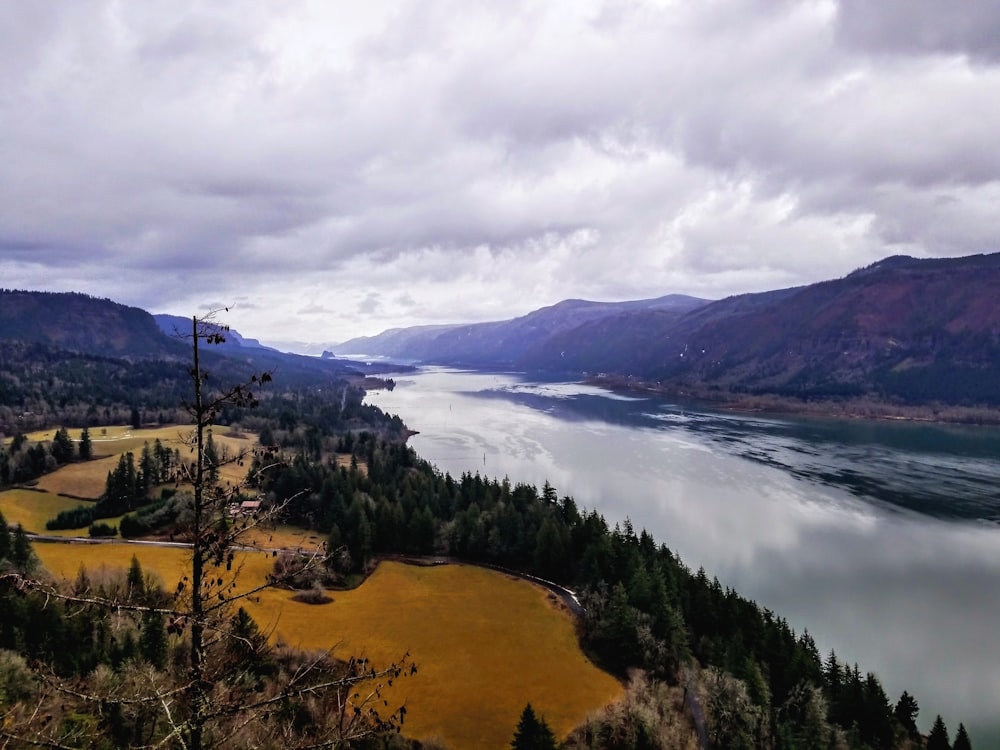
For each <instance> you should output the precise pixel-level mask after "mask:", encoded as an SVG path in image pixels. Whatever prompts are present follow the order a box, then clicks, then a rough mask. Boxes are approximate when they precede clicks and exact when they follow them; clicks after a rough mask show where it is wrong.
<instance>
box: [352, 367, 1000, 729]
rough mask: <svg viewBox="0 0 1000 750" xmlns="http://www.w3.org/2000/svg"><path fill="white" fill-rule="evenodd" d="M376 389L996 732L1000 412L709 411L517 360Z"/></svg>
mask: <svg viewBox="0 0 1000 750" xmlns="http://www.w3.org/2000/svg"><path fill="white" fill-rule="evenodd" d="M396 382H397V387H396V389H395V390H394V391H392V392H385V391H382V392H375V393H371V394H369V396H368V399H369V401H371V402H372V403H374V404H376V405H378V406H379V407H381V408H382V409H383V410H385V411H387V412H390V413H395V414H399V416H400V417H401V418H402V419H403V421H404V422H405V423H406V424H407V426H409V427H410V428H411V429H414V430H419V432H420V434H418V435H416V436H414V437H413V438H411V445H412V446H413V448H414V449H415V450H416V451H417V453H418V454H419V455H420V456H422V457H423V458H425V459H427V460H429V461H431V462H432V463H434V464H435V465H436V466H437V467H438V468H439V469H440V470H441V471H442V472H450V473H451V474H453V475H455V476H458V475H460V474H462V473H463V472H473V473H474V472H479V473H480V474H482V475H484V476H488V477H497V478H502V477H504V476H507V477H509V478H510V479H511V481H513V482H528V483H532V484H537V485H539V486H540V485H541V484H542V483H543V482H544V481H546V480H548V481H549V482H550V483H551V484H552V485H553V486H554V487H555V488H556V490H557V491H558V492H559V494H560V495H564V494H568V495H572V496H573V497H574V498H575V499H576V500H577V503H578V504H579V505H581V506H584V507H586V508H592V509H596V510H597V511H599V512H600V513H602V514H603V515H604V516H605V518H607V520H608V522H609V524H612V525H613V524H614V523H616V522H619V521H622V520H624V519H625V518H626V517H628V518H630V519H631V521H632V523H633V524H634V526H635V527H636V528H637V529H639V528H646V529H648V530H649V531H650V532H651V533H652V534H653V536H654V537H655V538H656V540H657V541H658V542H662V543H665V544H666V545H667V546H669V547H670V548H671V549H672V550H674V551H675V552H677V553H678V554H679V555H680V556H681V558H682V559H683V560H684V561H685V562H686V563H687V565H688V566H689V567H691V568H692V569H695V570H696V569H697V568H698V567H702V566H703V567H704V568H705V569H706V571H707V572H708V574H709V576H712V575H715V576H717V577H718V578H719V580H720V582H721V583H722V585H723V586H731V587H733V588H735V589H736V590H737V591H739V592H740V593H741V594H743V595H744V596H748V597H750V598H752V599H755V600H756V601H757V602H758V603H760V604H761V605H763V606H766V607H768V608H770V609H773V610H774V611H776V612H777V613H778V614H780V615H782V616H784V617H786V618H787V619H788V621H789V623H790V624H791V625H792V626H793V627H794V628H795V629H796V631H798V632H801V631H802V629H804V628H808V630H809V632H810V633H811V634H812V635H813V636H814V637H815V639H816V642H817V645H818V646H819V648H820V650H821V652H822V653H823V654H824V655H825V654H826V653H828V652H829V650H830V649H831V648H832V649H835V650H836V652H837V655H838V657H839V658H840V659H841V661H848V662H850V663H853V662H855V661H856V662H858V663H859V665H860V666H861V668H862V670H871V671H875V672H877V673H878V674H879V676H880V678H881V680H882V682H883V685H884V686H885V688H886V692H887V693H888V694H889V696H890V698H891V699H892V700H893V701H895V700H896V699H897V698H898V697H899V694H900V693H901V692H902V691H903V689H906V690H908V691H909V692H910V693H912V694H914V695H915V696H916V697H917V700H918V701H919V703H920V708H921V710H920V715H919V717H918V723H919V724H920V725H921V726H922V727H923V728H924V729H925V730H926V729H927V728H929V726H930V724H931V722H932V721H933V719H934V716H935V715H936V714H938V713H940V714H941V715H942V716H943V717H944V718H945V721H946V723H947V724H948V727H949V729H950V730H951V732H952V733H954V731H955V729H957V727H958V723H959V721H962V722H964V723H965V725H966V727H967V728H968V729H969V732H970V734H971V736H972V740H973V743H974V745H975V746H976V747H978V748H990V747H1000V647H998V646H1000V627H998V624H1000V430H997V429H985V428H961V427H952V426H939V425H929V424H913V423H887V422H860V421H859V422H847V421H838V420H823V419H806V418H785V417H775V416H760V415H743V414H734V413H721V412H715V411H712V410H711V409H708V408H703V407H700V406H698V405H692V404H677V403H671V402H668V401H665V400H662V399H658V398H643V397H636V396H630V395H622V394H615V393H610V392H607V391H604V390H601V389H599V388H595V387H591V386H586V385H581V384H576V383H563V382H558V383H549V382H538V381H532V380H529V379H526V378H525V377H523V376H519V375H513V374H481V373H462V372H455V371H448V370H428V371H425V372H421V373H419V374H415V375H414V374H405V375H400V376H398V377H397V379H396Z"/></svg>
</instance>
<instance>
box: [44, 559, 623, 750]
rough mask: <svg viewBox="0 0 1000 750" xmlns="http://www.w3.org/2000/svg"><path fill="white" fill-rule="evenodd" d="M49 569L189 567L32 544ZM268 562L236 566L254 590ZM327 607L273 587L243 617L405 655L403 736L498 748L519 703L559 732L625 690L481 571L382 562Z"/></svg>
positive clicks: (166, 571) (333, 644)
mask: <svg viewBox="0 0 1000 750" xmlns="http://www.w3.org/2000/svg"><path fill="white" fill-rule="evenodd" d="M36 550H37V551H38V554H39V557H40V558H41V559H42V562H43V563H44V564H45V566H46V567H47V568H48V569H49V570H50V571H52V572H53V573H54V574H56V575H58V576H65V577H67V578H70V579H71V578H73V577H75V576H76V573H77V571H78V569H79V566H80V564H81V563H84V564H86V565H87V567H88V569H94V570H96V569H98V568H99V567H100V566H101V565H105V566H107V567H119V568H126V567H127V566H128V564H129V561H130V560H131V558H132V555H133V554H135V555H136V556H137V557H138V558H139V559H140V560H141V561H142V564H143V566H144V567H145V568H147V569H149V570H153V571H156V572H157V573H158V574H159V576H160V577H161V578H162V579H163V580H164V582H165V583H166V585H167V587H168V588H172V587H173V584H174V582H175V581H176V580H177V579H178V577H179V576H180V575H182V574H183V572H184V571H185V569H186V566H187V564H188V552H187V551H186V550H182V549H172V548H157V547H141V546H135V545H127V544H107V545H58V544H38V545H36ZM271 563H272V558H271V557H270V556H269V555H266V554H259V553H258V554H249V555H247V556H246V557H244V558H243V565H244V569H243V577H242V578H241V582H242V583H243V585H245V586H250V585H251V584H252V582H254V581H260V580H262V578H263V576H264V575H265V574H266V573H267V572H268V571H269V570H270V567H271ZM331 595H332V596H333V598H334V602H333V603H332V604H327V605H320V606H312V605H308V604H300V603H296V602H293V601H291V597H292V593H291V592H288V591H282V590H268V591H264V592H262V593H261V594H260V596H259V600H258V601H256V602H251V603H250V604H249V606H248V609H249V610H250V611H251V612H252V614H253V616H254V617H255V618H256V619H257V621H258V622H259V623H260V625H261V627H262V628H264V629H266V630H267V631H269V632H271V633H272V638H274V639H276V640H282V641H284V642H286V643H289V644H291V645H293V646H298V647H301V648H306V649H324V650H325V649H329V648H334V651H335V653H337V654H340V655H348V654H364V655H367V656H369V657H370V658H371V659H372V660H373V661H375V662H378V663H384V662H387V661H392V660H396V659H398V658H400V657H401V656H402V655H403V654H404V653H405V652H407V651H409V652H410V654H411V657H412V659H413V660H414V661H415V662H416V663H417V664H418V666H419V671H418V673H417V674H416V675H414V676H412V677H409V678H407V679H405V680H402V681H400V682H399V683H397V685H396V686H395V687H394V688H393V690H394V691H395V692H394V694H393V696H392V699H393V700H395V701H402V700H405V701H406V705H407V709H408V712H407V718H406V725H405V727H404V730H405V732H406V734H407V735H408V736H411V737H417V738H422V739H429V738H433V737H438V738H440V739H442V740H443V741H444V742H445V743H446V744H447V745H448V746H449V747H455V748H464V747H504V746H506V745H508V744H509V742H510V738H511V736H512V734H513V731H514V726H515V724H516V723H517V720H518V717H519V716H520V713H521V709H523V708H524V704H525V702H527V701H530V702H531V704H532V705H533V706H534V707H535V708H536V710H538V711H539V712H540V713H542V714H543V715H544V716H545V719H546V721H548V723H549V724H550V725H551V726H552V728H553V730H554V731H555V732H556V734H557V735H560V736H563V735H565V734H567V733H568V732H569V731H570V730H571V729H572V728H573V727H574V726H576V725H578V724H580V723H582V722H583V720H584V719H585V718H586V717H587V716H588V715H590V714H591V713H592V712H594V711H596V710H599V709H601V708H603V707H604V706H606V705H608V704H610V703H612V702H614V701H616V700H618V699H619V698H620V697H621V696H622V695H623V688H622V686H621V685H620V684H619V683H618V682H617V681H616V680H615V679H614V678H613V677H611V676H610V675H608V674H606V673H604V672H602V671H601V670H599V669H597V667H595V666H594V665H593V664H591V663H590V662H589V661H588V660H587V658H586V657H585V656H584V655H583V654H582V653H581V651H580V649H579V647H578V645H577V640H576V635H575V633H574V630H573V623H572V620H571V619H570V617H569V615H567V614H566V613H565V612H564V611H563V610H562V609H561V607H560V606H559V605H558V604H557V603H556V602H554V601H553V599H552V598H551V597H550V595H549V594H548V592H546V591H544V590H542V589H540V588H538V587H536V586H533V585H532V584H529V583H527V582H525V581H521V580H518V579H515V578H512V577H510V576H506V575H503V574H500V573H496V572H493V571H489V570H484V569H481V568H475V567H468V566H462V565H447V566H438V567H433V568H422V567H415V566H409V565H403V564H400V563H383V564H382V565H380V566H379V568H378V570H376V571H375V573H374V574H373V575H372V576H371V578H369V579H368V580H367V581H366V582H365V583H364V584H363V585H362V586H361V587H359V588H357V589H355V590H353V591H341V592H331Z"/></svg>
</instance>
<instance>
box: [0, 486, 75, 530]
mask: <svg viewBox="0 0 1000 750" xmlns="http://www.w3.org/2000/svg"><path fill="white" fill-rule="evenodd" d="M79 505H80V501H79V500H74V499H72V498H69V497H60V496H58V495H53V494H51V493H48V492H36V491H34V490H24V489H13V490H5V491H4V492H0V513H3V517H4V520H5V521H7V524H8V525H9V526H17V525H18V524H21V526H23V527H24V530H25V531H29V532H32V533H35V534H53V533H54V534H58V535H60V536H77V535H79V532H78V531H60V532H50V531H46V530H45V522H46V521H48V520H49V519H50V518H55V517H56V515H58V514H59V513H60V512H62V511H64V510H72V509H73V508H76V507H77V506H79ZM84 533H85V534H86V529H84Z"/></svg>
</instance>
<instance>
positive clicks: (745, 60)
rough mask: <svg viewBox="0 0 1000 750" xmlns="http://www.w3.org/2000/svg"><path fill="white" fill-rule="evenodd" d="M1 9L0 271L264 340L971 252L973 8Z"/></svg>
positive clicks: (977, 95)
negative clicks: (216, 317)
mask: <svg viewBox="0 0 1000 750" xmlns="http://www.w3.org/2000/svg"><path fill="white" fill-rule="evenodd" d="M944 7H945V6H940V5H938V4H934V3H930V2H926V3H925V2H921V3H863V2H855V1H854V0H846V1H845V2H842V3H839V4H838V3H834V2H792V1H790V0H789V1H785V2H777V3H774V2H764V0H728V1H727V2H721V0H717V1H710V2H702V3H682V2H671V1H670V0H607V2H600V1H599V0H592V1H591V2H569V1H568V0H567V2H559V3H545V4H534V3H517V2H502V3H501V2H487V1H485V0H484V1H483V2H475V3H469V2H457V0H456V1H454V2H449V1H447V0H442V1H440V2H432V3H418V2H415V1H411V2H388V0H385V1H384V2H371V3H366V4H364V6H363V7H362V6H357V7H352V8H349V9H346V10H345V9H344V8H340V7H334V6H333V5H330V4H326V3H305V4H295V5H291V6H289V5H287V4H283V3H274V2H271V1H270V0H246V1H243V0H241V1H240V2H218V3H211V4H208V5H206V4H196V3H185V2H182V3H177V2H170V3H167V2H147V3H116V2H111V0H81V1H80V2H76V3H73V4H72V5H71V6H66V5H64V4H58V3H46V2H38V3H27V4H25V3H20V2H17V1H16V0H0V17H2V18H3V20H4V22H3V23H0V158H2V162H3V165H4V168H3V169H2V170H0V276H2V278H3V282H2V283H3V285H5V286H16V287H29V288H43V289H56V290H65V289H74V290H80V291H86V292H90V293H93V294H97V295H100V296H108V297H112V298H114V299H117V300H120V301H123V302H127V303H130V304H137V305H141V306H143V307H146V308H147V309H151V310H154V311H167V312H176V313H185V314H186V313H190V312H191V311H192V310H197V309H201V308H203V307H204V306H206V305H209V304H216V303H217V302H219V301H221V302H223V303H225V304H228V305H234V310H233V313H232V316H233V319H232V320H231V322H232V323H233V324H234V325H235V326H236V327H237V328H239V329H240V330H242V331H243V332H244V333H246V334H247V335H251V336H256V337H259V338H263V339H265V340H267V339H269V338H270V339H272V340H274V339H281V340H290V339H300V340H314V341H315V340H320V341H334V340H340V339H344V338H348V337H350V336H353V335H356V334H362V333H365V334H370V333H375V332H377V331H379V330H382V329H384V328H387V327H390V326H398V325H410V324H419V323H433V322H453V321H460V320H485V319H494V318H504V317H511V316H514V315H518V314H522V313H524V312H527V311H528V310H531V309H534V308H536V307H540V306H543V305H547V304H551V303H553V302H556V301H558V300H559V299H563V298H566V297H588V298H595V299H609V300H610V299H625V298H636V297H646V296H656V295H660V294H665V293H668V292H687V293H691V294H699V295H702V296H709V297H717V296H722V295H725V294H730V293H736V292H742V291H753V290H761V289H767V288H775V287H779V286H786V285H791V284H799V283H806V282H809V281H815V280H818V279H822V278H828V277H831V276H838V275H842V274H844V273H846V272H848V271H850V270H852V269H853V268H855V267H857V266H860V265H864V264H867V263H870V262H872V261H873V260H876V259H878V258H880V257H883V256H885V255H888V254H892V253H900V252H905V253H911V254H915V255H959V254H966V253H973V252H984V251H992V250H995V249H997V247H996V245H997V242H996V237H997V235H998V230H1000V215H998V214H997V213H996V211H995V206H996V205H997V198H998V197H1000V195H998V193H1000V151H998V150H997V149H996V148H994V147H993V142H992V141H993V139H994V134H995V133H996V132H1000V109H998V108H996V107H994V106H993V99H994V98H995V96H994V95H995V92H996V91H997V90H998V88H1000V67H998V66H997V65H996V64H995V63H996V61H997V56H996V54H995V48H996V46H997V43H996V40H997V39H998V38H1000V34H996V33H993V31H994V30H996V28H997V15H998V14H997V13H996V11H995V10H994V9H993V6H992V4H989V3H985V2H982V3H980V2H970V3H963V4H962V6H961V11H958V10H956V9H955V8H956V6H947V9H948V11H949V12H945V11H944V10H942V8H944Z"/></svg>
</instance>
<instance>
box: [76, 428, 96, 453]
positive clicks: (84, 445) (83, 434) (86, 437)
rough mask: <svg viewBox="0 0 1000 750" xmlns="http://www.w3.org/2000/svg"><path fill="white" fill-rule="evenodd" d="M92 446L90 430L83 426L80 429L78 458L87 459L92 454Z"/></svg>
mask: <svg viewBox="0 0 1000 750" xmlns="http://www.w3.org/2000/svg"><path fill="white" fill-rule="evenodd" d="M92 449H93V446H92V445H91V443H90V430H89V429H87V428H86V427H84V428H83V429H82V430H80V446H79V452H80V460H81V461H89V460H90V457H91V456H92V455H93V452H92Z"/></svg>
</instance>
